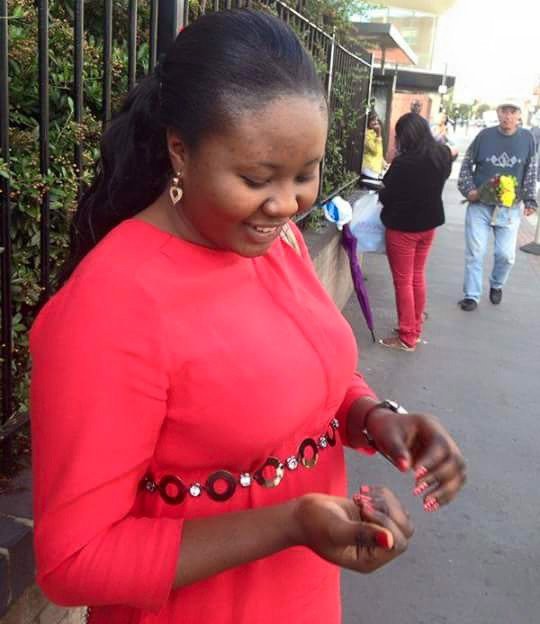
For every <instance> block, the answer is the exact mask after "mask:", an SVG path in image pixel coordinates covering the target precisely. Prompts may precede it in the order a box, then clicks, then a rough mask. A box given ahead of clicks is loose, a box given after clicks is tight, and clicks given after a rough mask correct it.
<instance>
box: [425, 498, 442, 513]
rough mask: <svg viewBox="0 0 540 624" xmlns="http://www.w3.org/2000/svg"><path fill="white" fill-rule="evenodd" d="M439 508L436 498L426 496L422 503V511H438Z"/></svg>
mask: <svg viewBox="0 0 540 624" xmlns="http://www.w3.org/2000/svg"><path fill="white" fill-rule="evenodd" d="M439 508H440V505H439V502H438V501H437V499H436V498H433V497H431V496H428V497H427V498H426V500H425V501H424V511H438V510H439Z"/></svg>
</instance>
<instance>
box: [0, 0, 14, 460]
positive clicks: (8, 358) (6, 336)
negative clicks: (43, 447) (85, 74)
mask: <svg viewBox="0 0 540 624" xmlns="http://www.w3.org/2000/svg"><path fill="white" fill-rule="evenodd" d="M0 156H1V157H2V159H3V160H4V162H5V163H6V164H9V79H8V6H7V0H0ZM9 193H10V189H9V178H5V177H3V176H0V208H1V219H0V237H1V239H0V245H1V249H0V254H1V276H2V289H1V290H2V332H1V336H2V337H1V340H2V343H1V344H2V348H1V350H0V353H1V354H2V414H1V415H0V426H1V425H4V424H5V423H6V422H7V420H8V419H9V418H10V417H11V413H12V409H13V403H12V392H13V388H12V384H13V373H12V369H11V362H12V339H11V327H12V317H11V315H12V313H13V310H12V299H11V238H10V229H11V206H10V201H9ZM0 432H2V429H1V427H0ZM2 437H3V436H2ZM2 437H0V441H2ZM10 449H11V442H10V440H5V441H3V442H2V444H1V445H0V468H5V467H6V465H7V463H6V462H7V457H8V455H9V453H10Z"/></svg>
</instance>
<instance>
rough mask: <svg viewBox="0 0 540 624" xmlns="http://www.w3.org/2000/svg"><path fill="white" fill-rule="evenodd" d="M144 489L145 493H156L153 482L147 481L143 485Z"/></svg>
mask: <svg viewBox="0 0 540 624" xmlns="http://www.w3.org/2000/svg"><path fill="white" fill-rule="evenodd" d="M144 487H145V489H146V490H147V492H155V491H156V488H157V486H156V484H155V483H154V482H153V481H150V480H148V481H147V482H146V483H145V484H144Z"/></svg>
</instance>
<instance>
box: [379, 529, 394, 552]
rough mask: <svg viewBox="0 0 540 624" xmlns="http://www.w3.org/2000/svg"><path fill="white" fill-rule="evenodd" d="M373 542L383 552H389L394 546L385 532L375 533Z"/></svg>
mask: <svg viewBox="0 0 540 624" xmlns="http://www.w3.org/2000/svg"><path fill="white" fill-rule="evenodd" d="M375 541H376V542H377V546H379V547H380V548H384V550H390V549H391V548H392V546H393V545H394V542H393V540H392V538H391V537H390V534H389V533H387V532H386V531H379V532H378V533H375Z"/></svg>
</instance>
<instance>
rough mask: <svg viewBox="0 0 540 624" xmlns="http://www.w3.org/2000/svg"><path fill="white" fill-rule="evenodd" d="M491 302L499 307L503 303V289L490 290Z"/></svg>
mask: <svg viewBox="0 0 540 624" xmlns="http://www.w3.org/2000/svg"><path fill="white" fill-rule="evenodd" d="M489 300H490V301H491V303H492V304H493V305H499V303H501V301H502V288H490V289H489Z"/></svg>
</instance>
